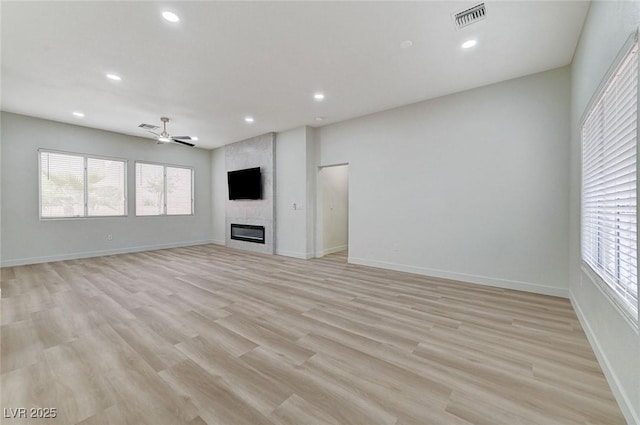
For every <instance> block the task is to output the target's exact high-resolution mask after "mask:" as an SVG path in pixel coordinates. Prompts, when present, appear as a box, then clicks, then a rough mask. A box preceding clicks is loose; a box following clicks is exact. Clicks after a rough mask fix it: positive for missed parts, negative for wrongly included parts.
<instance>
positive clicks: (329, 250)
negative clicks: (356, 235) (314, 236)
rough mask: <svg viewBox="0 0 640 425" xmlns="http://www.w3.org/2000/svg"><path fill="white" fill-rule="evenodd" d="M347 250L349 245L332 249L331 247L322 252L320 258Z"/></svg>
mask: <svg viewBox="0 0 640 425" xmlns="http://www.w3.org/2000/svg"><path fill="white" fill-rule="evenodd" d="M347 248H349V245H339V246H334V247H331V248H327V249H325V250H323V251H322V256H325V255H329V254H333V253H334V252H340V251H344V250H346V249H347Z"/></svg>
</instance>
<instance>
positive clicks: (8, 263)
mask: <svg viewBox="0 0 640 425" xmlns="http://www.w3.org/2000/svg"><path fill="white" fill-rule="evenodd" d="M210 243H214V242H213V241H211V240H201V241H184V242H174V243H167V244H160V245H143V246H133V247H127V248H116V249H105V250H102V251H86V252H74V253H71V254H62V255H48V256H44V257H27V258H17V259H14V260H4V261H2V263H1V264H0V267H15V266H24V265H27V264H38V263H49V262H52V261H64V260H77V259H80V258H90V257H102V256H105V255H115V254H128V253H132V252H141V251H154V250H157V249H167V248H181V247H185V246H194V245H207V244H210Z"/></svg>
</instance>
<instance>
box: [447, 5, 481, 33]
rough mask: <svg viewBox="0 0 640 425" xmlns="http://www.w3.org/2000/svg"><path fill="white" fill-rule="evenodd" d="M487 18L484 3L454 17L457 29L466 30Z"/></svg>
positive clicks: (462, 11)
mask: <svg viewBox="0 0 640 425" xmlns="http://www.w3.org/2000/svg"><path fill="white" fill-rule="evenodd" d="M486 16H487V10H486V9H485V7H484V3H479V4H476V5H475V6H473V7H470V8H468V9H465V10H461V11H460V12H458V13H456V14H454V15H453V19H454V21H455V23H456V28H457V29H460V28H464V27H466V26H467V25H471V24H473V23H474V22H478V21H480V20H482V19H484V18H485V17H486Z"/></svg>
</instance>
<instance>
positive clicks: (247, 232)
mask: <svg viewBox="0 0 640 425" xmlns="http://www.w3.org/2000/svg"><path fill="white" fill-rule="evenodd" d="M231 239H236V240H239V241H245V242H254V243H262V244H263V243H264V226H252V225H249V224H231Z"/></svg>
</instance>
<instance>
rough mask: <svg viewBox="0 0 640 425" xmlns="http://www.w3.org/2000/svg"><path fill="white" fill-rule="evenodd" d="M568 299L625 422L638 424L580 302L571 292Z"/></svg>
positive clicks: (639, 414)
mask: <svg viewBox="0 0 640 425" xmlns="http://www.w3.org/2000/svg"><path fill="white" fill-rule="evenodd" d="M596 286H597V285H596ZM569 300H570V301H571V305H572V306H573V309H574V310H575V312H576V316H578V321H579V322H580V325H581V326H582V329H583V330H584V333H585V334H586V335H587V339H588V340H589V344H591V348H592V349H593V352H594V353H595V355H596V358H597V359H598V363H599V364H600V368H601V369H602V371H603V372H604V375H605V377H606V378H607V382H608V383H609V386H610V387H611V391H612V392H613V395H614V396H615V398H616V401H617V402H618V406H619V407H620V410H621V411H622V414H623V415H624V417H625V419H626V421H627V423H629V425H640V413H638V412H635V411H634V409H633V403H632V402H631V400H630V399H629V396H628V395H627V393H626V392H625V391H624V388H623V386H622V385H620V381H619V379H618V376H617V375H616V373H615V369H614V368H613V367H612V366H611V363H609V359H608V358H607V356H606V354H605V352H604V350H603V349H602V346H601V345H600V342H599V341H598V338H597V337H596V334H595V332H593V329H591V326H590V325H589V321H588V320H587V318H586V316H585V315H584V313H583V312H582V309H581V308H580V304H578V301H577V300H576V299H575V298H574V296H573V293H570V296H569Z"/></svg>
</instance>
